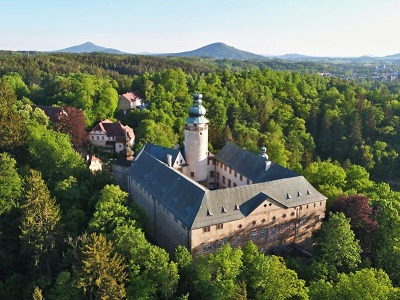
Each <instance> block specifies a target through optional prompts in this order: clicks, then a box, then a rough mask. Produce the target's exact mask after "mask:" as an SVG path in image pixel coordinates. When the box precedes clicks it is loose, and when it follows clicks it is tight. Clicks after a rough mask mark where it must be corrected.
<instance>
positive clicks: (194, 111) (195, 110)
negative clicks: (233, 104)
mask: <svg viewBox="0 0 400 300" xmlns="http://www.w3.org/2000/svg"><path fill="white" fill-rule="evenodd" d="M202 98H203V95H202V94H195V95H194V102H193V105H192V106H191V107H190V109H189V118H187V119H186V120H185V121H186V123H192V124H206V123H208V122H209V121H208V120H207V118H206V117H204V116H205V114H206V109H205V108H204V106H203V105H202V103H203V101H202V100H201V99H202Z"/></svg>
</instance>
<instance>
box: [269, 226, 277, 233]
mask: <svg viewBox="0 0 400 300" xmlns="http://www.w3.org/2000/svg"><path fill="white" fill-rule="evenodd" d="M275 233H276V227H271V228H270V234H271V235H274V234H275Z"/></svg>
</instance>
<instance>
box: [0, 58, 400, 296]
mask: <svg viewBox="0 0 400 300" xmlns="http://www.w3.org/2000/svg"><path fill="white" fill-rule="evenodd" d="M275 66H279V67H285V68H286V69H290V68H291V67H298V66H302V67H303V68H305V69H303V70H304V72H296V71H290V70H285V71H276V70H272V69H271V68H268V64H266V63H265V62H263V63H260V62H249V63H247V62H241V61H233V60H232V61H231V60H208V59H207V60H205V59H189V58H159V57H158V58H157V57H145V56H125V55H121V56H119V55H118V56H113V55H106V54H93V55H90V54H82V55H77V54H43V53H22V54H21V53H13V52H11V53H3V54H2V55H0V170H1V172H0V258H1V259H0V299H32V295H34V299H41V297H42V296H44V298H46V299H100V298H107V297H108V298H110V299H125V298H127V299H203V298H204V299H271V298H274V297H275V298H279V299H294V298H296V299H358V298H357V297H359V295H367V294H368V295H371V297H370V298H371V299H399V295H400V289H399V287H400V272H399V270H400V252H399V249H400V240H399V238H398V237H399V236H400V193H399V192H396V191H393V190H392V189H391V188H390V186H389V185H388V184H387V183H385V181H392V182H398V178H400V171H399V170H400V168H399V163H400V158H399V155H398V154H399V153H400V142H399V141H400V84H399V81H393V82H381V81H363V82H355V81H344V80H341V79H340V78H334V77H323V76H320V75H316V74H311V73H313V71H310V72H306V69H307V67H310V68H313V67H319V65H317V64H313V63H311V64H281V63H279V64H277V65H275ZM127 91H135V92H136V93H138V94H139V95H140V96H141V97H143V99H144V100H145V101H146V102H148V103H149V107H148V109H143V110H132V111H130V112H128V113H127V114H126V115H123V114H121V113H120V112H118V110H117V102H118V94H121V93H124V92H127ZM195 92H201V93H202V94H203V104H204V106H205V107H206V109H207V118H208V119H209V120H210V129H209V142H210V147H209V149H210V151H211V152H214V153H216V152H218V150H219V149H221V147H222V146H223V145H224V144H225V142H226V141H232V142H234V143H236V144H238V145H240V146H242V147H245V148H246V149H248V150H250V151H252V152H254V153H257V152H258V151H259V148H260V147H261V146H266V147H267V152H268V154H269V157H270V159H271V160H272V161H274V162H277V163H279V164H281V165H284V166H287V167H289V168H291V169H293V170H295V171H297V172H299V173H301V174H303V175H304V176H305V177H306V178H307V179H308V180H309V181H310V182H311V183H312V184H313V185H314V186H315V187H316V188H317V189H318V190H319V191H321V192H322V193H323V194H324V195H326V196H327V197H328V207H327V219H326V220H323V223H322V229H321V231H320V234H319V235H318V236H317V237H316V239H315V242H316V244H315V245H316V246H315V247H314V248H313V249H311V250H310V251H311V252H312V254H313V256H312V257H311V258H306V259H302V258H301V257H298V256H290V257H286V258H285V260H283V259H282V258H278V257H276V256H270V255H264V254H261V253H259V252H258V250H257V249H256V248H255V246H254V245H253V244H251V243H250V244H248V245H243V250H242V249H235V250H233V249H232V248H231V247H230V245H229V244H227V245H225V246H224V247H222V248H221V249H220V250H218V251H217V252H216V254H215V255H214V254H213V255H210V256H208V257H202V258H198V259H195V260H193V259H192V257H191V256H190V254H189V253H188V251H187V250H186V249H184V248H178V249H177V250H176V253H175V256H174V257H173V258H172V259H171V257H169V255H168V254H167V253H166V252H165V251H164V250H163V249H160V248H158V247H156V246H154V245H152V244H151V243H150V242H149V241H148V240H147V239H146V235H145V232H146V230H145V228H146V227H145V224H146V218H145V216H144V215H143V212H142V211H141V210H140V209H138V208H137V207H135V206H134V205H132V204H131V203H128V197H127V194H126V193H124V192H122V191H121V190H120V189H119V187H117V186H114V185H112V184H111V183H112V179H111V178H110V177H109V172H104V173H96V174H90V172H89V170H88V167H87V166H86V165H85V163H84V161H83V159H82V157H81V156H80V155H79V154H78V153H77V152H76V151H75V150H74V149H75V148H79V146H80V145H79V139H78V138H77V137H78V136H77V135H76V133H77V132H78V131H79V132H80V133H81V135H80V137H81V138H84V136H85V132H84V127H85V126H86V127H88V128H89V127H90V126H92V125H93V124H95V123H96V122H97V121H98V120H100V119H103V118H110V119H116V118H119V119H120V120H121V121H122V123H123V124H127V125H129V126H131V127H132V128H133V129H134V131H135V134H136V146H135V147H136V149H135V151H136V153H137V150H138V149H139V148H140V146H141V145H143V144H144V143H145V142H152V143H155V144H159V145H163V146H166V147H172V146H173V145H175V144H176V143H180V144H182V141H183V130H182V129H183V127H184V123H185V121H184V120H185V118H186V117H187V113H188V109H189V107H190V106H191V105H192V103H193V94H194V93H195ZM33 104H36V105H58V106H60V105H65V106H69V107H70V108H69V109H70V110H69V111H70V112H71V113H70V115H71V117H70V118H69V120H68V121H69V122H68V123H65V122H63V121H56V123H55V124H51V123H50V121H49V119H48V117H47V116H46V115H45V114H44V112H43V111H42V110H40V109H38V108H34V106H33ZM71 107H72V108H71ZM75 108H76V109H75ZM77 109H80V110H77ZM72 142H73V143H74V146H75V148H74V147H73V146H72ZM85 149H86V147H85ZM96 154H97V153H96ZM99 154H100V155H101V153H99ZM105 158H107V157H105ZM112 158H113V159H114V158H116V157H112ZM371 175H372V176H371ZM372 179H374V180H372ZM315 221H316V222H320V221H321V220H318V219H317V218H315ZM210 274H212V276H211V275H210ZM210 276H211V277H210ZM215 278H218V279H219V280H215ZM365 282H368V284H365Z"/></svg>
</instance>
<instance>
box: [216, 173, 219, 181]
mask: <svg viewBox="0 0 400 300" xmlns="http://www.w3.org/2000/svg"><path fill="white" fill-rule="evenodd" d="M216 175H217V180H219V173H218V172H217V173H216Z"/></svg>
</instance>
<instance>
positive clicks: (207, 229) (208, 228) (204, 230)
mask: <svg viewBox="0 0 400 300" xmlns="http://www.w3.org/2000/svg"><path fill="white" fill-rule="evenodd" d="M210 229H211V228H210V226H206V227H203V232H210Z"/></svg>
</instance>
